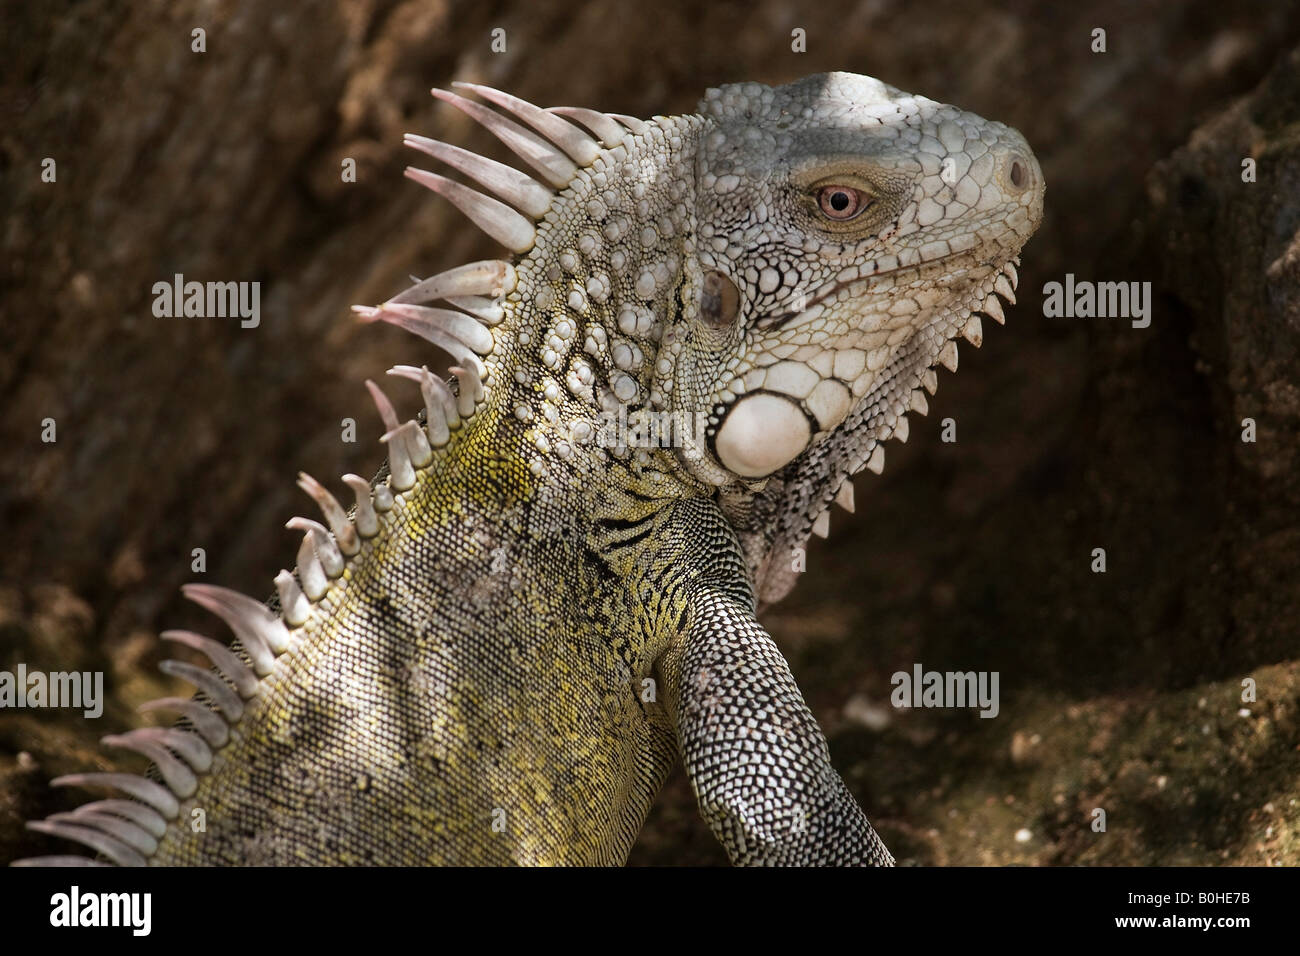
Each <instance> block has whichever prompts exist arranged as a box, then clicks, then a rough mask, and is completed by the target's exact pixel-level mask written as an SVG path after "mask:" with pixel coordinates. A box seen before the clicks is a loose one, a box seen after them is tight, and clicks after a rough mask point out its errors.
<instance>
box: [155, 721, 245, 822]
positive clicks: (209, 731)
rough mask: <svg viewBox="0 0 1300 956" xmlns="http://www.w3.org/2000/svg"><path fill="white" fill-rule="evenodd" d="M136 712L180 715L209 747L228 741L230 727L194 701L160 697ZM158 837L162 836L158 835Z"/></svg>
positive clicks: (224, 743) (218, 745)
mask: <svg viewBox="0 0 1300 956" xmlns="http://www.w3.org/2000/svg"><path fill="white" fill-rule="evenodd" d="M136 710H138V711H139V712H140V713H142V714H147V713H149V712H150V711H154V710H170V711H173V712H174V713H177V714H180V715H181V716H182V717H184V718H186V719H187V720H188V721H189V722H190V723H191V724H193V725H194V729H195V730H197V731H198V732H199V735H200V736H202V737H203V739H204V740H206V741H207V742H208V746H210V747H224V746H225V745H226V744H227V743H228V742H229V740H230V725H229V724H227V723H226V722H225V720H223V719H222V718H221V717H220V716H218V715H217V714H214V713H213V712H212V711H211V710H209V709H208V708H207V707H206V706H204V705H203V704H201V703H199V702H198V701H196V700H186V699H185V698H183V697H160V698H159V699H158V700H151V701H147V702H145V703H143V704H141V705H140V706H139V707H137V708H136ZM158 836H162V834H161V833H159V834H158Z"/></svg>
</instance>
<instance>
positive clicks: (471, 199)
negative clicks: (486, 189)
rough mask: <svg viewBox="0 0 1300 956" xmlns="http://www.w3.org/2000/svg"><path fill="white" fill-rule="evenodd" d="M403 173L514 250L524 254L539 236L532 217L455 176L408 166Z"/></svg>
mask: <svg viewBox="0 0 1300 956" xmlns="http://www.w3.org/2000/svg"><path fill="white" fill-rule="evenodd" d="M404 175H405V176H406V178H407V179H413V180H415V182H417V183H419V184H420V185H421V186H424V187H425V188H426V189H432V190H433V191H434V192H436V193H437V194H438V195H439V196H442V197H443V198H444V199H446V200H448V201H449V202H450V203H451V204H452V205H453V206H455V207H456V208H457V209H459V210H460V211H461V212H463V213H464V214H465V215H466V216H468V217H469V220H470V222H472V223H474V225H476V226H478V227H479V228H480V229H482V230H483V231H484V232H485V233H487V234H488V235H489V236H491V237H492V238H493V239H495V240H496V241H497V242H499V243H501V245H503V246H505V247H506V248H507V249H509V250H510V251H511V252H516V253H519V254H520V255H523V254H524V253H525V252H527V251H528V250H529V249H531V248H532V247H533V243H534V242H535V241H536V239H537V228H536V227H535V226H534V225H533V223H532V221H531V220H529V219H528V218H527V217H525V216H524V215H523V214H522V213H519V212H516V211H515V210H513V209H511V208H510V207H509V206H507V205H506V204H505V203H503V202H501V200H499V199H493V198H492V197H491V196H485V195H483V194H482V193H481V192H477V191H476V190H473V189H470V188H469V187H468V186H462V185H461V184H460V183H458V182H456V181H455V180H454V179H448V178H447V177H446V176H439V175H438V174H437V173H431V172H429V171H428V170H426V169H416V168H415V167H414V166H407V167H406V170H405V172H404Z"/></svg>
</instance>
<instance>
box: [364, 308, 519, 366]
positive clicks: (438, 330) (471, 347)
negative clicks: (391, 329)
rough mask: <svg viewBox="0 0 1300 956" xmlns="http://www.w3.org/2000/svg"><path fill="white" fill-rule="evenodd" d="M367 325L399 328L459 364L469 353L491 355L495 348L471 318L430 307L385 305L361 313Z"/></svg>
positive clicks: (490, 335) (483, 328)
mask: <svg viewBox="0 0 1300 956" xmlns="http://www.w3.org/2000/svg"><path fill="white" fill-rule="evenodd" d="M360 314H361V315H362V317H363V319H364V320H365V321H368V322H373V321H376V320H377V321H380V322H387V323H388V324H389V325H396V326H399V327H400V328H403V329H406V331H408V332H410V333H412V334H413V335H418V336H419V337H420V338H422V339H424V340H425V341H426V342H431V343H432V344H434V345H436V346H438V348H440V349H442V350H443V351H445V352H447V354H449V355H450V356H451V357H452V358H453V359H456V360H457V361H459V360H460V358H461V357H462V356H464V355H465V353H466V352H467V351H472V352H477V353H478V354H479V355H488V354H490V353H491V351H492V348H493V346H494V344H495V343H494V342H493V340H492V333H491V332H489V331H488V330H487V328H485V327H484V325H483V323H481V322H479V321H478V320H477V319H475V318H473V317H472V316H468V315H466V314H465V313H463V312H455V311H453V310H451V309H437V308H431V307H430V306H427V305H405V304H403V303H397V302H386V303H384V304H383V305H381V306H378V307H377V308H376V310H375V311H374V312H373V313H360Z"/></svg>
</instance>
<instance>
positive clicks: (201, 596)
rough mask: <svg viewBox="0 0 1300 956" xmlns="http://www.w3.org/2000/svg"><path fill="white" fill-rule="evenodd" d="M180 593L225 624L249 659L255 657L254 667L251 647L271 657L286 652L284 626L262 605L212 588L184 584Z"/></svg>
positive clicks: (286, 639)
mask: <svg viewBox="0 0 1300 956" xmlns="http://www.w3.org/2000/svg"><path fill="white" fill-rule="evenodd" d="M181 593H183V594H184V595H185V596H186V597H187V598H189V599H190V600H191V601H193V602H194V603H196V604H198V605H200V606H201V607H205V608H207V609H208V610H209V611H211V612H212V613H213V614H215V615H217V616H218V617H219V618H221V619H222V620H223V621H225V622H226V625H227V626H228V627H229V628H230V629H231V630H232V631H234V633H235V636H236V637H238V638H239V641H240V643H241V644H242V645H243V646H244V649H245V650H246V651H248V653H249V656H251V657H254V664H255V665H256V664H257V662H258V659H257V657H256V656H254V654H255V652H254V650H253V648H252V646H251V645H260V646H261V647H263V648H265V649H266V650H267V651H268V653H269V654H271V655H274V654H283V653H284V652H285V650H287V649H288V647H289V632H288V631H287V630H286V629H285V626H284V622H283V621H281V620H280V618H279V617H278V616H276V615H275V614H272V613H271V611H270V610H268V609H267V607H266V605H265V604H263V603H262V602H261V601H258V600H256V599H254V598H251V597H249V596H248V595H246V594H240V593H239V592H238V591H232V590H230V588H222V587H217V586H216V585H212V584H185V585H182V586H181ZM256 653H257V654H259V655H260V653H261V652H260V651H258V652H256ZM272 659H273V658H272ZM254 669H256V667H255V668H254Z"/></svg>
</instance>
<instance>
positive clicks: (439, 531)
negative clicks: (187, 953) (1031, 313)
mask: <svg viewBox="0 0 1300 956" xmlns="http://www.w3.org/2000/svg"><path fill="white" fill-rule="evenodd" d="M456 85H457V86H459V87H460V88H461V89H462V91H463V92H464V93H466V94H474V95H476V96H477V97H478V99H472V98H469V97H467V96H462V95H460V94H458V93H453V92H446V91H441V90H435V91H434V95H435V96H436V97H438V98H439V99H441V100H443V101H445V102H447V103H449V104H451V105H452V106H454V107H457V108H458V109H460V110H462V111H464V112H465V113H466V114H468V115H469V116H470V117H472V118H473V119H474V120H476V121H478V122H479V123H481V124H482V125H483V126H484V127H486V128H487V129H488V130H489V131H490V132H492V133H493V134H495V135H496V136H497V137H498V138H499V139H500V140H501V141H502V142H503V143H505V144H506V146H508V147H509V148H510V149H511V150H512V151H513V152H514V153H516V154H518V155H519V156H520V157H521V158H522V160H523V161H524V163H525V164H526V165H527V166H529V167H531V169H532V171H533V172H532V174H531V175H530V174H525V173H523V172H521V171H519V170H517V169H515V168H513V167H510V166H507V165H504V164H501V163H498V162H495V161H493V160H490V159H487V158H485V157H483V156H479V155H477V154H475V153H471V152H467V151H465V150H462V149H459V148H457V147H455V146H450V145H447V144H444V143H441V142H437V141H434V140H430V139H426V138H424V137H420V136H408V137H407V139H406V143H407V145H409V146H412V147H414V148H415V149H417V150H420V151H422V152H424V153H426V154H428V155H429V156H431V157H433V158H434V159H436V160H439V161H441V162H442V163H444V164H446V165H447V166H448V167H451V168H452V169H454V170H456V171H458V172H459V173H461V174H463V175H464V176H465V177H467V178H468V179H469V180H472V181H474V182H476V183H477V184H479V186H481V187H482V189H483V191H481V192H480V191H478V190H475V189H472V188H470V187H469V186H467V185H464V184H462V183H460V182H457V181H454V180H452V179H449V178H446V177H444V176H441V175H437V174H435V173H431V172H426V171H422V170H415V169H408V170H407V175H408V176H410V177H411V178H412V179H414V180H415V181H416V182H418V183H421V184H423V185H425V186H427V187H429V188H430V189H432V190H433V191H435V192H436V193H439V194H440V195H442V196H443V197H445V198H446V199H448V200H450V201H451V202H452V203H454V204H455V205H456V206H457V207H459V209H460V210H461V211H462V212H464V213H465V214H467V215H468V217H469V218H470V219H471V220H472V221H473V222H474V223H476V224H477V225H478V226H480V227H481V228H482V229H483V230H484V231H485V232H487V233H488V234H489V235H490V236H491V237H493V238H495V239H496V240H498V241H499V242H500V243H501V244H503V245H504V246H505V247H506V248H507V249H509V250H510V252H511V253H512V254H513V255H512V256H511V257H510V259H509V260H508V261H507V260H489V261H482V262H474V263H471V264H469V265H465V266H462V267H460V268H455V269H452V270H451V271H449V272H444V273H442V274H440V275H436V276H434V277H432V278H428V279H424V280H423V281H418V282H416V283H415V284H414V285H412V286H411V287H410V288H408V289H406V290H405V291H404V292H402V293H400V294H399V295H397V296H395V297H394V298H392V299H390V300H389V301H387V302H385V303H383V304H382V305H380V306H377V307H357V310H358V312H359V313H360V315H361V317H362V318H363V319H364V320H368V321H375V320H381V321H385V322H390V323H394V324H397V325H399V326H402V327H404V328H406V329H408V330H409V331H411V332H414V333H415V334H416V335H418V336H420V337H422V338H423V339H425V340H427V341H428V342H430V343H432V344H433V345H435V346H438V347H439V348H441V349H443V350H445V351H447V352H448V353H449V354H450V355H451V356H452V359H453V360H454V362H455V365H454V366H452V367H451V372H452V376H453V377H452V378H451V379H449V380H446V381H444V379H443V378H441V377H440V376H438V375H435V374H433V373H431V372H430V371H429V369H428V367H427V366H414V365H400V366H397V367H396V368H393V369H390V370H389V371H390V373H391V374H393V375H396V376H398V377H400V378H405V379H410V380H412V381H414V382H415V383H417V384H418V386H419V389H420V392H421V396H422V398H423V404H424V409H423V411H422V412H420V413H419V414H418V415H417V417H416V418H415V419H413V420H408V421H405V422H402V421H401V420H400V419H399V417H398V416H397V415H396V413H395V412H394V409H393V406H392V405H391V404H390V402H389V400H388V398H387V397H386V396H385V394H384V393H383V392H382V391H381V390H380V389H379V388H378V387H377V386H376V385H375V384H374V383H373V382H368V383H367V385H368V387H369V390H370V392H371V394H372V396H373V398H374V401H375V402H376V404H377V406H378V409H379V412H380V415H381V417H382V418H383V420H384V422H385V426H386V429H387V433H386V434H385V435H384V436H383V441H384V442H385V444H386V446H387V462H386V464H385V466H384V467H383V468H382V469H381V470H380V472H379V475H378V477H376V478H375V480H373V481H365V480H364V479H362V478H360V477H358V476H356V475H345V476H344V477H343V483H344V484H345V485H347V487H348V488H349V489H350V491H351V492H352V493H353V494H354V495H355V504H354V505H353V506H352V507H351V509H350V510H345V509H344V507H343V506H342V505H341V504H340V503H339V502H338V500H337V499H336V498H335V497H334V496H333V494H331V492H329V491H328V490H327V489H326V488H325V487H324V486H322V485H321V484H320V483H318V482H316V481H315V480H314V479H312V478H310V477H309V476H307V475H302V476H301V478H300V482H299V483H300V485H301V486H302V488H303V489H304V490H305V491H306V492H307V494H308V495H310V496H311V497H312V498H313V499H314V500H315V501H316V503H317V504H318V505H319V507H320V510H321V511H322V512H323V515H324V523H319V522H317V521H313V520H309V519H307V518H295V519H293V520H292V521H290V522H289V527H290V528H293V529H296V530H298V531H301V532H303V535H304V537H303V540H302V545H301V547H300V548H299V550H298V553H297V568H296V570H295V571H294V572H293V573H291V572H289V571H281V572H280V573H279V574H278V575H277V576H276V578H275V583H276V586H277V588H276V590H277V594H276V596H275V597H273V598H272V599H271V600H270V601H268V602H266V603H263V602H261V601H257V600H254V599H252V598H249V597H245V596H243V595H241V594H238V593H235V592H233V591H229V590H226V589H223V588H219V587H215V586H211V585H207V584H190V585H187V586H186V587H185V588H184V591H185V593H186V595H187V596H188V597H189V598H190V599H192V600H194V601H196V602H197V603H198V604H200V605H202V606H203V607H205V608H207V609H209V610H211V611H213V612H215V613H216V615H217V616H219V617H220V618H222V619H223V620H224V621H225V623H226V624H227V625H229V627H230V629H231V630H232V631H233V633H234V635H235V637H236V639H237V640H236V642H235V644H234V645H233V647H232V646H228V645H226V644H224V643H220V642H218V641H215V640H213V639H211V638H209V637H204V636H201V635H198V634H194V633H192V632H187V631H169V632H164V633H163V635H162V636H163V638H165V639H167V640H170V641H174V642H176V643H178V644H181V645H184V646H186V647H189V648H191V649H192V650H194V651H197V652H199V653H201V654H202V655H204V656H205V657H206V662H205V663H206V664H207V665H210V666H204V667H199V666H196V665H194V664H192V663H185V662H180V661H167V662H164V663H163V664H162V665H161V666H162V669H163V670H164V671H165V672H166V673H168V674H170V675H173V676H175V677H179V678H183V679H185V680H187V681H189V682H192V683H193V684H194V685H196V686H197V688H198V691H199V692H198V694H197V696H195V697H194V698H193V699H182V698H167V699H164V700H160V701H155V702H153V703H151V704H147V705H145V708H144V709H148V710H163V711H169V712H173V713H175V714H178V715H180V718H181V719H180V721H179V722H178V723H177V724H175V726H172V727H152V728H145V729H139V730H134V731H131V732H130V733H126V734H122V735H120V736H113V737H107V738H105V743H107V744H109V745H112V746H117V747H122V748H126V749H127V750H131V751H135V752H136V753H138V754H140V755H143V756H144V757H146V758H148V759H149V760H150V761H151V762H152V765H151V767H150V768H149V770H148V772H147V773H146V774H145V775H134V774H125V773H88V774H74V775H71V776H65V777H62V778H59V779H57V780H55V781H54V783H55V784H56V785H76V786H87V787H94V788H100V787H107V788H113V789H116V790H118V791H121V795H119V796H117V797H113V798H109V799H104V800H99V801H96V802H93V803H90V804H88V805H85V806H83V807H81V808H80V809H78V810H75V811H73V812H71V813H61V814H55V815H53V816H51V817H49V818H48V819H47V820H45V821H39V822H35V823H31V824H29V826H30V827H31V828H32V829H36V830H40V831H42V832H44V833H48V834H53V835H54V836H57V837H66V838H68V839H71V840H75V841H78V842H80V843H82V844H84V845H86V846H88V847H89V848H91V849H92V850H94V851H96V853H97V855H98V858H99V860H100V861H101V862H103V861H107V862H112V863H117V864H143V863H155V864H327V863H328V864H432V863H475V864H495V863H523V864H544V863H548V864H549V863H572V864H613V863H620V862H622V861H624V860H625V859H626V857H627V854H628V852H629V850H630V848H631V847H632V844H633V842H634V840H635V838H636V836H637V833H638V831H639V829H640V827H641V825H642V823H643V821H644V819H645V817H646V814H647V813H648V811H649V809H650V806H651V803H652V802H653V800H654V798H655V795H656V793H657V792H658V790H659V789H660V787H661V786H662V784H663V783H664V780H665V778H666V777H667V775H668V773H669V771H670V770H671V769H672V767H673V766H674V765H675V762H676V761H677V760H678V759H680V760H682V761H683V762H684V764H685V769H686V772H687V775H688V777H689V779H690V782H691V785H692V787H693V788H694V791H695V794H696V796H697V798H698V802H699V807H700V812H701V814H702V815H703V817H704V819H705V820H706V821H707V822H708V825H709V826H710V827H711V828H712V830H713V832H714V834H715V835H716V836H717V838H718V839H719V840H720V841H721V842H722V844H723V845H724V847H725V848H726V851H727V853H728V855H729V856H730V858H731V860H732V861H733V862H734V863H737V864H759V863H765V864H848V863H869V864H890V863H892V862H893V858H892V857H891V856H890V854H889V852H888V851H887V850H886V848H885V846H884V844H883V843H882V842H881V840H880V839H879V837H878V836H877V835H876V833H875V831H874V830H873V829H872V827H871V825H870V824H869V823H868V821H867V817H866V816H865V815H864V813H863V811H862V810H861V808H860V807H859V806H858V804H857V802H856V801H855V800H854V798H853V796H852V795H851V794H850V792H849V790H848V789H847V787H846V786H845V785H844V783H843V781H842V780H841V779H840V777H839V775H838V774H837V773H836V772H835V770H834V769H833V768H832V766H831V763H830V759H829V754H828V751H827V746H826V741H825V738H824V737H823V735H822V733H821V731H820V729H819V728H818V726H817V723H816V722H815V721H814V719H813V716H812V714H811V712H810V710H809V708H808V706H807V704H806V703H805V702H804V699H803V696H802V695H801V693H800V691H799V688H798V687H797V686H796V684H795V681H794V679H793V678H792V676H791V673H790V669H789V667H788V666H787V664H786V662H785V660H784V659H783V657H782V655H781V653H780V651H779V650H778V649H777V647H776V645H775V643H774V642H773V641H772V639H771V637H770V636H769V635H768V633H767V632H766V631H765V630H764V629H763V627H762V625H761V624H760V623H759V622H758V620H757V618H756V610H757V608H758V605H759V603H760V602H771V601H774V600H777V599H778V598H780V597H781V596H783V595H784V594H785V593H786V592H787V591H788V590H789V588H790V587H791V586H792V584H793V581H794V579H795V577H796V573H797V572H796V570H795V569H796V568H797V567H798V564H797V560H798V558H799V555H800V553H801V551H800V549H802V548H803V547H804V546H805V544H806V542H807V539H808V536H809V534H810V533H817V534H821V535H823V536H824V535H825V534H826V531H827V520H828V518H827V515H828V508H829V506H830V505H831V503H832V501H838V502H839V503H841V504H843V505H845V506H846V507H848V508H849V510H852V507H853V484H852V478H853V476H854V475H855V474H856V473H858V472H859V471H860V470H861V469H862V468H864V467H865V468H866V469H868V470H870V471H873V472H876V473H879V472H880V471H881V468H882V467H883V463H884V450H883V447H882V444H881V443H882V442H883V441H885V440H886V439H887V438H890V437H892V438H896V439H899V440H902V441H905V440H906V438H907V433H908V422H907V418H906V417H905V415H906V413H908V412H909V411H915V412H919V413H921V414H924V413H925V412H926V399H925V392H926V390H928V391H929V392H931V393H933V391H934V388H935V372H934V368H933V366H935V365H944V366H946V367H948V368H950V369H954V370H955V368H956V363H957V350H956V344H955V341H954V339H955V337H957V336H964V337H965V338H966V339H967V340H969V341H970V342H972V343H973V344H975V345H976V346H978V345H979V344H980V340H981V337H982V330H981V324H980V318H979V317H978V315H976V312H977V311H978V312H983V313H984V314H985V315H988V316H991V317H993V318H994V319H996V320H997V321H999V322H1001V321H1003V313H1002V308H1001V304H1000V300H999V296H1001V297H1002V298H1003V299H1007V300H1010V301H1014V297H1013V290H1014V288H1015V285H1016V264H1017V263H1018V262H1019V259H1018V253H1019V251H1020V249H1021V247H1022V246H1023V244H1024V243H1025V241H1026V240H1027V239H1028V238H1029V236H1030V235H1031V234H1032V233H1033V232H1034V230H1035V229H1036V228H1037V226H1038V223H1039V221H1040V219H1041V217H1042V210H1043V177H1042V174H1041V172H1040V170H1039V167H1038V164H1037V162H1036V160H1035V158H1034V156H1033V154H1032V152H1031V151H1030V149H1029V147H1028V146H1027V145H1026V143H1025V141H1024V139H1023V138H1022V137H1021V136H1020V135H1019V134H1018V133H1017V132H1016V131H1014V130H1012V129H1009V128H1008V127H1006V126H1004V125H1002V124H1000V123H995V122H989V121H986V120H984V119H981V118H980V117H978V116H975V115H973V114H971V113H967V112H963V111H961V110H958V109H956V108H954V107H952V106H946V105H943V104H940V103H936V102H934V101H931V100H928V99H924V98H922V97H919V96H913V95H911V94H907V93H903V92H901V91H899V90H897V89H894V88H892V87H890V86H887V85H885V84H884V83H881V82H879V81H878V80H875V79H871V78H869V77H864V76H856V75H853V74H848V73H830V74H824V75H817V76H810V77H807V78H805V79H803V80H799V81H798V82H795V83H791V84H789V85H786V86H779V87H768V86H763V85H760V84H757V83H743V84H734V85H728V86H722V87H719V88H717V89H714V90H710V91H709V92H708V93H707V94H706V95H705V97H704V99H703V100H702V101H701V103H700V105H699V109H698V112H697V113H695V114H693V115H686V116H675V117H661V116H660V117H655V118H654V119H652V120H648V121H641V120H638V119H635V118H633V117H630V116H623V115H618V114H605V113H599V112H594V111H591V110H587V109H579V108H553V109H549V110H543V109H540V108H538V107H536V106H533V105H531V104H529V103H526V102H524V101H522V100H519V99H517V98H515V97H513V96H510V95H508V94H506V93H502V92H499V91H497V90H493V89H488V88H486V87H482V86H475V85H471V84H456ZM487 104H491V105H487ZM492 107H496V109H493V108H492ZM434 302H437V303H441V304H438V305H430V304H429V303H434ZM196 821H202V825H198V823H196ZM23 862H27V863H53V864H67V863H71V862H90V861H89V860H88V859H86V858H82V857H45V858H38V859H36V860H30V861H23Z"/></svg>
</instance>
